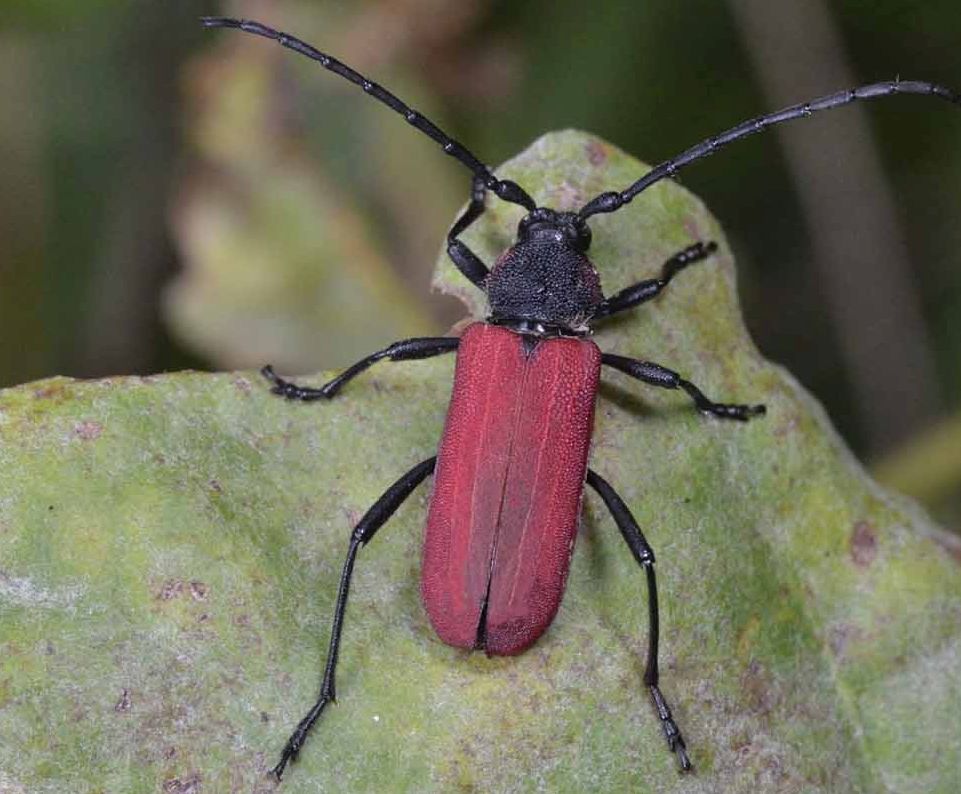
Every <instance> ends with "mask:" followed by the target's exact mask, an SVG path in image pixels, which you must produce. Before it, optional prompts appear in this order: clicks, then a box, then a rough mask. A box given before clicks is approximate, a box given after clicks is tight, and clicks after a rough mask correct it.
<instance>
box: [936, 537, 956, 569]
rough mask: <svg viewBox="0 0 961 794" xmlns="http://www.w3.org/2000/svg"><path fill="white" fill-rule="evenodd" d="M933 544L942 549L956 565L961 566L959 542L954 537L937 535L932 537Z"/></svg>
mask: <svg viewBox="0 0 961 794" xmlns="http://www.w3.org/2000/svg"><path fill="white" fill-rule="evenodd" d="M933 537H934V542H935V543H937V544H938V545H939V546H940V547H941V548H942V549H944V550H945V551H946V552H947V553H948V555H949V556H950V557H951V559H952V560H954V561H955V562H956V563H957V564H958V565H961V541H959V540H958V539H957V538H956V537H955V536H954V535H946V534H943V533H939V534H936V535H934V536H933Z"/></svg>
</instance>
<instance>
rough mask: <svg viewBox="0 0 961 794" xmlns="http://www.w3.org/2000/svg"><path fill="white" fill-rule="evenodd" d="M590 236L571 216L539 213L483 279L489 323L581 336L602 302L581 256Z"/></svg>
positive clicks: (544, 210) (523, 226)
mask: <svg viewBox="0 0 961 794" xmlns="http://www.w3.org/2000/svg"><path fill="white" fill-rule="evenodd" d="M590 245H591V230H590V229H589V228H588V226H587V224H586V223H585V222H584V220H583V219H582V218H580V217H578V216H577V214H576V213H573V212H557V211H556V210H551V209H547V208H546V207H538V208H536V209H534V210H531V212H530V213H528V214H527V216H526V217H525V218H524V219H523V220H522V221H521V222H520V225H519V226H518V228H517V242H516V243H515V244H514V245H513V246H511V248H509V249H508V250H507V251H505V252H504V254H503V255H502V256H501V257H500V259H498V260H497V262H496V263H495V265H494V268H493V270H491V273H490V275H489V276H488V278H487V284H486V288H487V299H488V301H489V302H490V308H491V314H490V318H489V319H490V321H491V322H496V323H502V324H504V325H509V326H514V327H516V328H518V329H522V330H524V331H525V332H528V333H535V334H543V335H571V336H579V335H582V334H585V333H588V332H589V330H590V329H589V327H588V323H589V321H590V319H591V317H593V315H594V312H595V311H596V309H597V307H598V305H599V304H600V303H601V302H602V301H603V300H604V295H603V293H602V292H601V283H600V279H599V278H598V276H597V271H596V270H595V269H594V265H593V264H592V263H591V261H590V259H588V258H587V256H586V254H585V252H586V251H587V249H588V248H589V247H590Z"/></svg>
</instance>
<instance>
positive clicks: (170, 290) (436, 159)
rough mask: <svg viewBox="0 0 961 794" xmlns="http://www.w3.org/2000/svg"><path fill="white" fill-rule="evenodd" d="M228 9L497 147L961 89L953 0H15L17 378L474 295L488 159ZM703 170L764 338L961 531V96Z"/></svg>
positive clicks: (332, 327)
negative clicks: (468, 152)
mask: <svg viewBox="0 0 961 794" xmlns="http://www.w3.org/2000/svg"><path fill="white" fill-rule="evenodd" d="M217 13H223V14H227V15H233V16H246V17H251V18H256V19H259V20H261V21H263V22H265V23H267V24H270V25H273V26H274V27H279V28H281V29H286V30H288V31H290V32H292V33H295V34H296V35H299V36H300V37H301V38H304V39H306V40H308V41H310V42H312V43H314V44H316V45H317V46H318V47H320V48H321V49H324V50H327V51H329V52H331V53H332V54H334V55H336V56H337V57H339V58H341V59H342V60H344V61H346V62H348V63H350V64H351V65H353V66H355V67H356V68H357V69H359V70H361V71H363V72H365V73H368V74H369V75H370V76H371V77H372V78H374V79H376V80H378V81H379V82H381V83H383V84H385V85H386V86H388V87H389V88H391V89H392V90H394V91H395V92H396V93H398V94H399V95H400V96H401V97H402V98H404V99H405V100H406V101H408V102H409V103H410V104H412V105H413V106H415V107H417V108H418V109H420V110H422V111H423V112H425V113H426V114H427V115H429V116H431V117H432V118H433V119H434V120H435V121H436V122H437V123H439V124H440V125H441V126H442V127H444V128H445V129H446V130H447V131H448V132H450V133H451V134H453V135H454V136H455V137H457V138H458V139H460V140H461V141H463V142H464V143H465V144H467V145H468V146H469V147H471V148H472V149H473V150H474V151H475V152H476V153H477V154H479V155H480V156H481V158H482V159H485V160H486V161H487V162H489V163H491V164H497V163H498V162H500V161H502V160H504V159H506V158H507V157H509V156H511V155H513V154H515V153H516V152H518V151H520V150H521V149H523V148H524V147H525V146H527V145H528V144H529V143H530V142H531V141H532V140H534V139H535V138H536V137H537V136H538V135H540V134H541V133H543V132H545V131H547V130H552V129H562V128H568V127H575V128H580V129H584V130H588V131H591V132H594V133H596V134H598V135H601V136H603V137H605V138H607V139H608V140H610V141H611V142H612V143H614V144H616V145H617V146H619V147H621V148H623V149H625V150H626V151H628V152H631V153H632V154H635V155H636V156H638V157H640V158H642V159H644V160H647V161H648V162H651V163H656V162H659V161H661V160H663V159H665V158H667V157H670V156H672V155H674V154H676V153H678V152H680V151H681V150H682V149H684V148H686V147H687V146H689V145H691V144H693V143H696V142H698V141H700V140H701V139H703V138H704V137H706V136H707V135H710V134H714V133H717V132H719V131H721V130H723V129H726V128H727V127H729V126H732V125H733V124H735V123H737V122H739V121H741V120H743V119H745V118H748V117H750V116H753V115H756V114H758V113H761V112H764V111H767V110H773V109H775V108H778V107H781V106H783V105H786V104H791V103H793V102H796V101H800V100H804V99H808V98H811V97H814V96H817V95H820V94H824V93H830V92H833V91H835V90H837V89H840V88H846V87H850V86H852V85H857V84H861V83H866V82H873V81H876V80H884V79H891V78H893V77H895V76H898V75H900V76H901V77H904V78H910V79H924V80H932V81H936V82H941V83H944V84H946V85H948V86H952V87H954V88H957V89H961V48H959V46H958V30H959V29H961V4H959V3H958V2H957V0H933V1H932V2H927V3H923V4H919V3H917V2H913V1H912V0H872V2H864V0H836V1H835V2H830V3H829V2H826V0H808V1H806V2H804V3H766V2H763V1H762V0H728V1H727V2H697V1H696V0H651V1H650V2H636V0H634V1H633V2H604V3H598V4H595V6H589V5H587V4H585V3H583V2H575V0H552V1H551V2H546V0H531V1H530V2H524V3H516V2H515V3H510V2H484V1H483V0H394V1H392V2H391V1H388V0H382V1H381V2H375V1H373V0H371V2H350V3H348V2H338V3H333V2H280V1H277V2H267V1H266V0H262V1H260V2H258V1H256V0H249V1H248V2H223V3H217V2H213V0H211V1H210V2H207V3H203V2H193V1H191V0H166V2H162V3H159V2H147V0H124V1H123V2H121V1H120V0H86V1H85V2H83V3H77V2H75V0H6V2H5V3H4V14H3V18H2V21H0V25H2V27H0V340H2V342H0V386H9V385H13V384H16V383H21V382H25V381H29V380H32V379H36V378H41V377H44V376H47V375H53V374H67V375H75V376H78V377H96V376H102V375H110V374H118V373H150V372H157V371H162V370H170V369H179V368H184V367H196V368H203V369H225V368H235V367H255V366H259V365H260V364H262V363H264V362H267V361H271V362H273V363H274V364H275V365H277V367H278V368H279V369H281V370H283V371H285V372H289V373H296V372H306V371H313V370H317V369H321V368H333V367H338V366H342V365H344V364H346V363H348V362H349V361H351V360H353V359H355V358H356V357H358V356H359V355H362V354H364V353H366V352H369V351H371V350H373V349H375V348H377V347H379V346H382V345H383V344H385V343H387V342H389V341H392V340H394V339H396V338H399V337H402V336H405V335H414V334H422V333H440V332H443V331H445V330H446V329H447V328H448V327H449V326H450V325H451V324H452V323H453V322H455V321H456V320H457V319H458V318H459V317H460V316H461V315H462V314H463V311H462V309H461V308H460V307H459V305H458V304H457V302H456V301H454V300H453V299H452V298H450V297H443V296H439V295H433V294H431V293H430V290H429V285H430V275H431V274H430V271H431V265H432V262H433V260H434V258H435V256H436V254H437V251H438V250H439V247H440V244H441V241H442V239H443V235H444V232H445V230H446V228H447V226H448V225H449V223H450V222H451V221H452V219H453V217H454V214H455V212H456V211H457V208H458V207H459V206H460V204H462V203H463V202H464V201H465V199H466V197H467V193H468V188H469V178H468V174H467V173H466V171H465V170H464V169H463V168H462V167H460V166H459V165H457V164H456V163H454V162H452V161H450V159H449V158H447V157H445V156H444V155H443V154H442V153H441V152H440V151H439V150H438V149H437V147H436V146H435V145H433V144H432V143H431V142H430V141H429V140H428V139H427V138H426V137H424V136H421V135H418V134H417V133H415V132H414V131H412V130H410V129H408V128H407V125H406V124H404V122H403V121H402V120H401V119H399V118H398V117H396V116H394V115H393V114H391V113H390V112H389V111H387V110H386V109H384V108H383V107H381V106H379V105H378V104H377V103H375V102H373V101H371V100H370V99H368V98H366V97H364V96H363V95H362V93H361V92H359V91H357V90H356V89H355V88H353V87H352V86H350V85H349V84H347V83H346V82H344V81H342V80H339V79H338V78H336V77H335V76H333V75H331V74H329V73H327V72H325V71H324V70H323V69H321V68H320V67H319V66H318V65H316V64H312V63H310V62H309V61H307V60H305V59H302V58H299V57H297V56H295V55H294V54H293V53H290V52H288V51H285V50H282V49H281V48H279V47H277V46H276V45H273V44H271V43H270V42H267V41H265V40H263V39H258V38H254V37H250V36H245V35H242V34H240V33H237V32H234V31H203V30H202V29H201V28H200V26H199V24H198V23H197V21H196V20H197V17H198V16H200V15H201V14H217ZM682 181H683V182H684V184H685V185H687V186H688V187H689V188H690V189H691V190H693V191H694V192H695V193H697V194H699V195H700V196H701V197H702V198H703V199H704V200H705V201H706V202H707V204H708V206H709V207H710V209H711V210H712V211H713V212H714V213H715V214H716V215H717V216H718V217H719V218H720V219H721V222H722V223H723V224H724V226H725V228H726V230H727V233H728V234H729V236H730V238H731V243H732V245H733V248H734V250H735V252H736V253H737V256H738V264H739V268H740V276H739V278H740V290H741V296H742V300H743V302H744V310H745V314H746V318H747V323H748V325H749V327H750V329H751V331H752V333H753V335H754V338H755V340H756V341H757V344H758V345H759V347H760V348H761V350H762V351H763V352H764V353H765V354H766V355H768V356H769V357H770V358H772V359H774V360H776V361H779V362H781V363H783V364H784V365H785V366H786V367H788V369H790V370H791V371H792V372H793V373H794V374H795V375H796V376H797V377H798V378H799V379H800V380H801V381H802V382H803V383H804V384H805V386H807V387H808V388H809V389H811V390H812V391H813V392H814V393H815V394H816V395H817V396H818V397H819V398H820V399H821V400H822V401H823V402H824V404H825V405H826V406H827V410H828V412H829V413H830V415H831V416H832V418H833V419H834V421H835V423H836V424H837V425H838V426H839V427H840V429H841V431H842V433H843V434H844V435H845V437H846V438H847V439H848V440H849V442H850V443H851V444H852V446H853V447H854V449H855V451H856V452H857V453H858V454H859V455H861V456H862V457H863V458H865V459H866V460H868V461H869V462H872V463H873V464H874V465H875V466H876V471H878V472H879V473H880V475H881V476H882V478H883V479H884V480H885V481H886V482H889V483H893V484H894V485H896V486H897V487H899V488H901V489H902V490H905V491H907V492H909V493H912V494H913V495H915V496H917V497H919V498H920V499H922V500H923V501H924V502H925V503H926V504H927V506H928V507H929V508H931V509H932V510H934V511H935V512H936V513H937V514H938V515H939V516H940V517H941V519H942V520H943V521H945V522H946V523H947V524H948V526H950V527H952V528H955V529H958V528H959V527H961V224H959V223H958V222H957V220H956V217H957V215H958V213H959V211H961V112H959V110H958V109H957V108H952V107H950V106H949V105H947V104H945V103H943V102H939V101H937V100H934V99H924V98H917V97H906V98H894V99H888V100H883V101H881V102H876V103H863V104H861V105H858V106H854V107H849V108H846V109H841V110H838V111H835V112H833V113H828V114H822V115H820V116H818V117H816V118H812V119H809V120H806V121H802V122H799V123H795V124H793V125H789V126H787V127H782V128H780V130H779V131H778V132H774V133H768V134H766V135H763V136H759V137H756V138H753V139H751V140H749V141H744V142H742V143H739V144H736V145H734V146H733V147H732V148H729V149H726V150H725V151H724V152H723V153H721V154H719V155H717V156H716V157H714V158H711V159H710V160H707V161H702V162H701V163H698V164H697V165H694V166H692V167H691V168H689V169H687V170H685V171H684V172H683V173H682ZM611 187H612V188H614V187H623V186H614V185H612V186H611ZM620 220H621V222H623V223H630V222H631V209H625V210H623V211H622V212H621V213H620ZM606 286H607V288H608V290H609V291H614V290H616V289H618V288H620V287H621V286H624V285H619V284H608V285H606ZM669 299H670V298H669V296H666V297H665V300H669ZM650 357H651V358H652V359H655V360H657V359H658V351H656V350H652V351H650ZM662 363H664V364H666V365H670V364H671V362H670V361H664V362H662ZM689 374H690V375H691V377H692V378H693V379H694V380H696V379H697V378H696V376H697V373H689ZM739 398H743V399H750V395H740V396H739Z"/></svg>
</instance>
